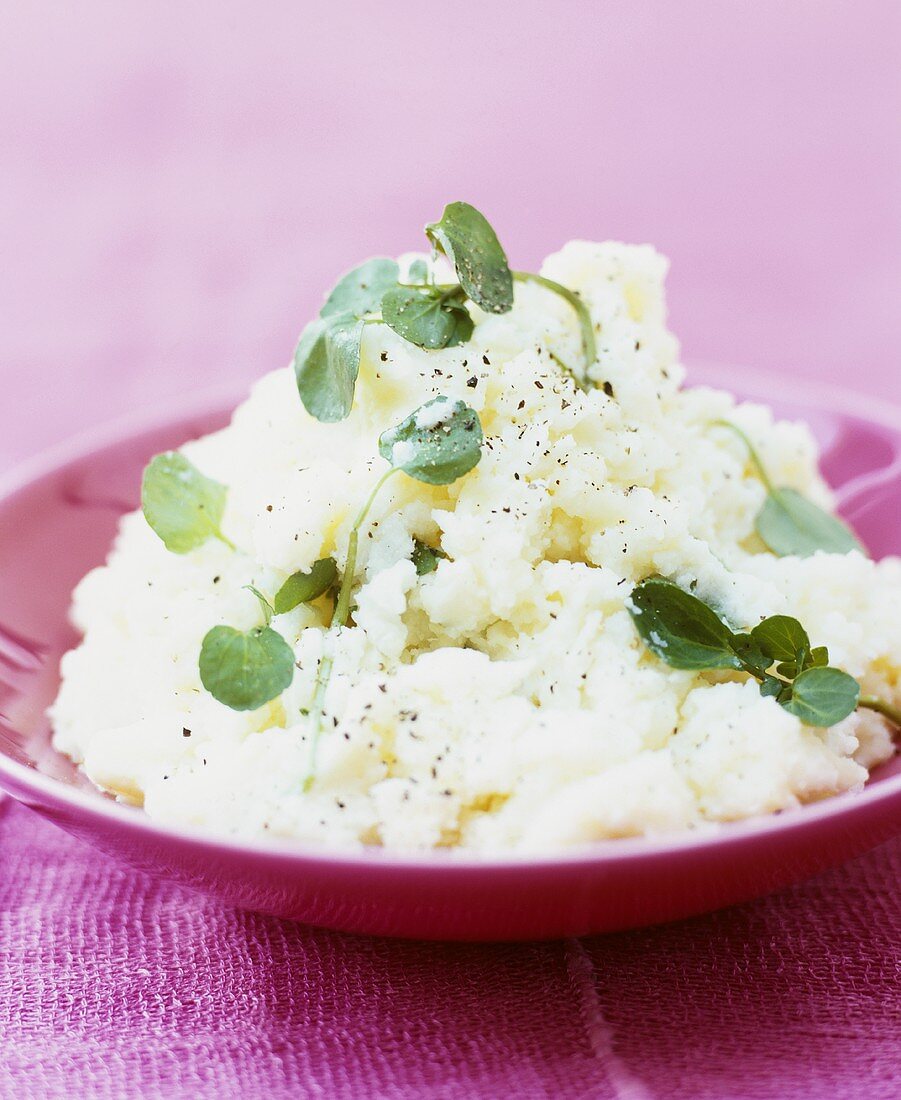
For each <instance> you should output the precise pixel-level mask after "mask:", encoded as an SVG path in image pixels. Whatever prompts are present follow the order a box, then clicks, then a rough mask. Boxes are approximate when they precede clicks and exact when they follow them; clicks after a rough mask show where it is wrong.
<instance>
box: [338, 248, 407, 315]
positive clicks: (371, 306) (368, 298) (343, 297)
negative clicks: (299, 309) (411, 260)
mask: <svg viewBox="0 0 901 1100" xmlns="http://www.w3.org/2000/svg"><path fill="white" fill-rule="evenodd" d="M399 274H400V270H399V268H398V266H397V263H396V261H394V260H389V259H387V258H385V257H384V256H376V257H375V258H374V259H372V260H367V261H366V262H365V263H363V264H360V266H359V267H355V268H354V269H353V271H348V273H347V274H346V275H343V276H342V277H341V278H340V279H339V280H338V282H337V284H336V286H335V289H334V290H333V291H332V292H331V294H329V296H328V298H326V300H325V305H324V306H323V307H322V309H321V310H320V311H319V316H320V317H337V316H341V315H343V314H350V315H351V316H352V317H356V318H360V317H363V316H365V315H366V314H367V313H375V312H376V311H377V310H378V308H379V303H380V302H381V300H382V295H383V294H384V293H385V291H386V290H387V289H388V288H389V287H391V286H395V285H396V283H397V279H398V275H399Z"/></svg>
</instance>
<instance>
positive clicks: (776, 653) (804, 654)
mask: <svg viewBox="0 0 901 1100" xmlns="http://www.w3.org/2000/svg"><path fill="white" fill-rule="evenodd" d="M627 607H628V610H629V613H630V614H631V616H632V619H633V621H634V623H635V626H636V629H637V630H638V633H639V635H640V636H641V638H642V639H643V641H644V642H645V644H646V645H647V646H648V648H649V649H650V650H651V652H652V653H654V654H655V655H656V656H657V657H659V658H660V659H661V660H663V661H665V662H666V663H667V664H668V665H670V666H671V667H672V668H680V669H690V670H693V671H698V670H701V669H726V670H734V671H738V672H745V673H747V674H748V675H750V676H753V677H754V678H755V679H756V680H757V681H758V683H759V684H760V691H761V694H762V695H766V696H771V697H772V698H774V699H775V700H776V702H777V703H779V705H780V706H782V707H784V708H785V709H786V710H787V711H789V713H791V714H794V715H795V716H796V717H797V718H799V719H800V720H801V721H802V722H803V723H804V724H805V725H809V726H819V727H824V728H825V727H828V726H834V725H835V724H836V723H837V722H841V721H842V719H843V718H847V716H848V715H849V714H851V713H852V711H854V710H855V709H856V708H857V707H858V706H861V707H867V708H868V709H870V710H875V711H878V712H879V713H881V714H882V715H884V716H885V717H887V718H888V719H889V720H890V721H892V722H893V723H894V724H895V725H896V726H898V727H899V728H901V709H899V708H896V707H893V706H892V705H891V704H889V703H886V702H885V701H884V700H881V699H878V698H873V697H870V696H861V694H860V685H859V684H858V682H857V680H855V679H854V677H853V676H849V675H848V673H846V672H843V671H842V670H841V669H837V668H832V667H830V666H829V653H828V650H827V649H826V648H825V647H824V646H817V647H813V646H811V644H810V638H809V637H808V635H807V631H806V630H805V629H804V627H803V626H802V625H801V623H799V622H798V620H797V619H794V618H792V617H791V616H789V615H773V616H771V617H770V618H767V619H764V620H763V621H762V622H761V623H759V624H758V625H757V626H755V627H754V629H753V630H751V631H750V632H749V633H744V632H736V631H733V630H732V628H731V627H730V626H729V625H728V624H727V623H725V622H724V621H723V620H722V619H721V618H720V616H719V615H717V614H716V612H715V611H714V610H713V609H712V608H711V607H709V606H708V605H707V604H706V603H704V601H703V600H701V599H699V598H698V597H697V596H694V595H692V594H691V593H689V592H686V591H685V590H684V589H682V588H680V587H679V586H678V585H677V584H674V583H673V582H672V581H669V580H666V579H665V578H664V577H649V578H647V579H646V580H644V581H641V582H640V583H639V584H637V585H636V586H635V588H634V589H633V590H632V593H631V596H630V598H629V601H628V604H627ZM773 666H775V668H774V667H773Z"/></svg>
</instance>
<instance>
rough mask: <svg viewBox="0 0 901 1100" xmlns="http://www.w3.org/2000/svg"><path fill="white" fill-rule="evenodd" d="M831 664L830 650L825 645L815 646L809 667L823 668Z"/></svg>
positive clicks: (811, 653) (811, 652)
mask: <svg viewBox="0 0 901 1100" xmlns="http://www.w3.org/2000/svg"><path fill="white" fill-rule="evenodd" d="M828 664H829V650H828V649H827V648H826V647H825V646H824V645H818V646H814V648H813V649H812V650H811V651H810V660H809V662H808V668H823V667H825V666H826V665H828Z"/></svg>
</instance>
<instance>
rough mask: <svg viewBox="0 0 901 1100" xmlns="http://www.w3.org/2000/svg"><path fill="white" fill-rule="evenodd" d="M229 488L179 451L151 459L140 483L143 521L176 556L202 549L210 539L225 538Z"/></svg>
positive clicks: (166, 452)
mask: <svg viewBox="0 0 901 1100" xmlns="http://www.w3.org/2000/svg"><path fill="white" fill-rule="evenodd" d="M225 495H226V488H225V486H224V485H222V484H220V483H219V482H218V481H213V480H212V478H208V477H205V476H204V475H203V474H202V473H201V472H200V471H199V470H198V469H197V467H196V466H195V465H194V464H193V463H191V462H189V461H188V460H187V459H186V458H185V456H184V455H183V454H180V453H179V452H178V451H165V452H164V453H163V454H159V455H157V456H156V457H155V458H153V459H151V461H150V463H149V464H148V466H147V468H146V469H145V470H144V477H143V480H142V483H141V507H142V508H143V510H144V518H145V519H146V520H147V522H148V524H149V525H150V526H151V528H152V529H153V530H154V531H155V532H156V534H158V535H159V537H160V538H161V539H162V540H163V543H164V544H165V546H166V549H167V550H172V551H173V552H174V553H176V554H187V553H188V551H190V550H194V549H196V548H197V547H198V546H202V545H203V543H205V542H206V541H207V539H209V538H220V539H223V541H224V542H227V540H226V539H224V538H223V535H222V532H221V530H220V525H221V523H222V514H223V512H224V511H225Z"/></svg>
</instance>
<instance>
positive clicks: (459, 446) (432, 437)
mask: <svg viewBox="0 0 901 1100" xmlns="http://www.w3.org/2000/svg"><path fill="white" fill-rule="evenodd" d="M379 453H380V454H381V456H382V458H384V459H387V461H388V462H390V463H391V465H392V466H394V467H395V468H396V469H400V470H403V471H404V473H406V474H409V475H410V477H414V478H416V480H417V481H424V482H425V483H426V484H427V485H450V484H451V482H453V481H456V480H457V478H460V477H462V476H463V475H464V474H468V473H469V471H470V470H471V469H472V468H473V467H474V466H475V465H476V464H477V463H478V461H479V459H480V458H481V457H482V425H481V423H480V422H479V417H478V413H476V411H475V410H474V409H471V408H470V407H469V406H468V405H467V404H465V403H464V402H463V401H460V400H453V401H451V400H449V399H448V398H447V397H443V396H442V397H436V398H434V399H433V400H432V401H428V402H426V404H425V405H422V406H421V407H420V408H418V409H416V410H415V412H412V413H410V415H409V416H408V417H406V418H405V419H404V420H402V421H401V422H400V423H399V424H397V425H395V427H393V428H389V429H388V431H386V432H383V433H382V434H381V436H380V437H379Z"/></svg>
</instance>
